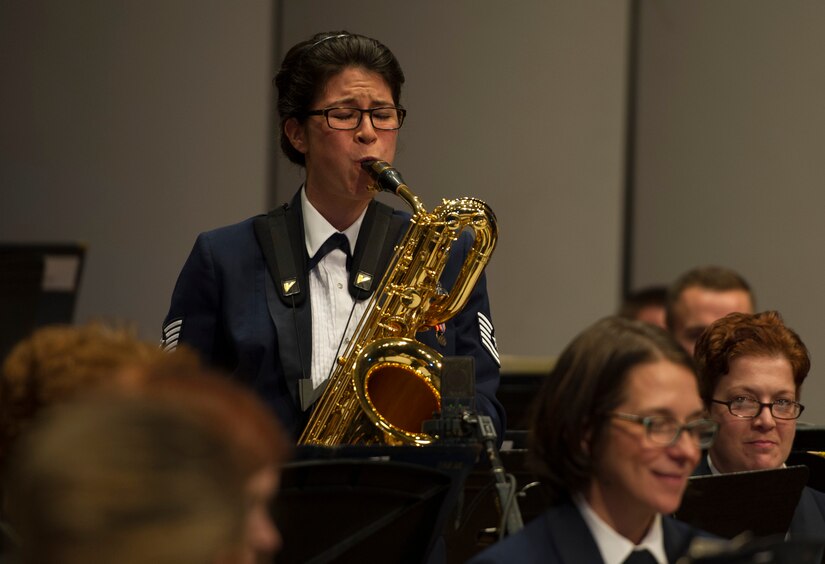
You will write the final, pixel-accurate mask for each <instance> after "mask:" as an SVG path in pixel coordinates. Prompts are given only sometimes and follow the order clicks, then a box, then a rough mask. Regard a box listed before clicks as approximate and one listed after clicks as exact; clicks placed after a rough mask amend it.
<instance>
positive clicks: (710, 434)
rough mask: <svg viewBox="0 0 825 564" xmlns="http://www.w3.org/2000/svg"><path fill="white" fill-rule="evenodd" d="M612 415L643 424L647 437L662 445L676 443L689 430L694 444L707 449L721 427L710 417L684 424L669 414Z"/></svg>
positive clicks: (612, 414) (612, 415)
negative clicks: (645, 415)
mask: <svg viewBox="0 0 825 564" xmlns="http://www.w3.org/2000/svg"><path fill="white" fill-rule="evenodd" d="M610 416H611V417H617V418H619V419H624V420H625V421H631V422H633V423H639V424H640V425H643V426H644V428H645V433H646V434H647V438H648V439H650V441H651V442H653V443H656V444H658V445H662V446H670V445H674V444H676V441H678V440H679V437H680V436H681V434H682V431H687V433H688V435H689V436H690V438H691V440H693V442H694V444H695V445H696V446H698V447H699V448H702V449H705V448H708V447H710V445H712V444H713V439H714V438H715V437H716V431H717V430H718V429H719V425H717V423H716V422H715V421H711V420H710V419H694V420H693V421H689V422H687V423H685V424H684V425H682V424H680V423H679V422H678V421H676V420H675V419H674V418H673V417H670V416H669V415H648V416H647V417H642V416H641V415H633V414H631V413H611V414H610Z"/></svg>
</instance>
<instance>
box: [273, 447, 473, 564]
mask: <svg viewBox="0 0 825 564" xmlns="http://www.w3.org/2000/svg"><path fill="white" fill-rule="evenodd" d="M478 452H479V449H478V448H477V447H476V446H466V445H464V446H462V445H450V446H440V445H434V446H428V447H383V446H379V447H356V446H344V447H336V448H324V447H309V446H301V447H298V448H297V449H296V456H295V461H293V462H291V463H289V464H287V465H286V466H285V467H284V470H283V472H282V475H281V488H280V492H279V494H278V499H277V500H276V501H275V504H274V513H275V518H276V522H277V523H278V528H279V529H280V531H281V535H282V537H283V540H284V547H283V550H282V551H281V552H280V553H279V554H278V562H282V563H283V562H286V563H292V562H295V563H298V562H300V563H312V564H321V563H326V562H336V563H339V562H341V563H346V562H358V563H362V562H375V561H377V560H376V559H380V561H383V562H399V563H410V564H413V563H415V564H418V563H421V562H425V561H426V558H427V556H428V555H429V554H430V551H431V550H432V548H433V546H434V545H435V542H436V540H437V539H438V538H439V537H440V536H441V534H442V531H443V529H444V524H445V522H446V519H447V517H448V516H449V514H450V512H451V511H452V509H453V507H454V506H455V504H456V502H457V499H458V494H459V492H460V491H461V487H462V485H463V482H464V478H465V477H466V475H467V474H468V473H469V471H470V469H471V468H472V466H473V464H474V463H475V460H476V458H477V456H478Z"/></svg>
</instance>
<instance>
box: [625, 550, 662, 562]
mask: <svg viewBox="0 0 825 564" xmlns="http://www.w3.org/2000/svg"><path fill="white" fill-rule="evenodd" d="M623 564H657V563H656V559H655V558H653V555H652V554H650V552H649V551H648V550H634V551H633V552H631V553H630V556H628V557H627V560H625V561H624V563H623Z"/></svg>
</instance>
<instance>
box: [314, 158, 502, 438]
mask: <svg viewBox="0 0 825 564" xmlns="http://www.w3.org/2000/svg"><path fill="white" fill-rule="evenodd" d="M364 168H365V169H367V170H368V171H369V173H370V174H371V175H372V177H373V178H374V179H375V180H376V183H377V189H380V190H385V191H390V192H393V193H395V194H396V195H398V196H399V197H401V198H402V199H404V200H405V201H406V202H407V203H408V204H409V205H410V207H411V208H412V211H413V215H412V218H411V220H410V226H409V229H408V230H407V233H406V234H405V235H404V237H403V239H402V240H401V242H400V243H399V244H398V245H397V246H396V248H395V253H394V254H393V257H392V258H391V260H390V263H389V265H388V267H387V271H386V273H385V274H384V276H383V278H382V280H381V282H380V284H379V285H378V287H377V288H376V290H375V293H374V294H373V296H372V298H371V299H370V302H369V304H368V306H367V309H366V311H365V313H364V316H363V317H362V319H361V322H360V323H359V325H358V327H357V328H356V330H355V333H354V335H353V338H352V340H351V341H350V343H349V345H348V347H347V349H346V350H345V351H344V354H343V355H342V356H341V357H339V358H338V360H337V362H336V365H335V367H334V370H333V371H332V374H331V375H330V377H329V380H328V381H327V385H326V389H325V390H324V392H323V394H322V395H321V397H320V399H319V400H318V402H317V405H316V406H315V408H314V410H313V412H312V415H311V416H310V420H309V423H308V424H307V426H306V428H305V429H304V432H303V434H302V435H301V437H300V439H299V441H298V443H299V444H313V445H324V446H334V445H345V444H389V445H426V444H429V443H431V442H432V440H433V439H432V437H430V436H429V435H427V434H424V433H422V432H421V424H422V423H423V422H424V421H426V420H428V419H432V418H433V414H434V412H436V411H438V410H439V409H440V400H441V398H440V391H439V390H440V375H441V355H440V354H439V353H438V352H437V351H435V350H433V349H432V348H431V347H428V346H427V345H425V344H423V343H421V342H419V341H416V340H415V335H416V333H417V332H419V331H422V330H425V329H427V328H432V327H435V326H436V325H438V324H440V323H444V322H446V321H447V320H448V319H450V318H452V317H453V316H455V315H456V314H457V313H458V312H459V311H461V309H462V308H463V307H464V305H465V304H466V303H467V300H468V299H469V297H470V295H471V293H472V291H473V288H474V286H475V284H476V282H477V281H478V279H479V277H480V276H481V273H482V271H483V270H484V267H485V266H486V264H487V262H488V261H489V260H490V257H491V255H492V252H493V249H494V248H495V245H496V240H497V237H498V230H497V226H496V218H495V215H494V214H493V212H492V210H491V209H490V208H489V206H487V204H485V203H484V202H482V201H481V200H478V199H475V198H459V199H456V200H444V201H443V202H442V204H441V205H440V206H438V207H436V208H435V209H434V210H433V212H432V213H427V212H426V211H425V209H424V206H423V205H422V204H421V202H420V201H419V199H418V198H417V197H416V196H415V195H414V194H413V193H412V192H411V191H410V190H409V188H408V187H407V186H406V184H404V182H403V180H401V176H400V175H399V174H398V172H397V171H396V170H395V169H393V168H391V167H390V165H389V164H387V163H386V162H383V161H371V162H369V163H364ZM464 229H471V230H472V231H473V232H474V233H475V240H474V243H473V245H472V247H471V249H470V251H469V253H468V255H467V257H466V258H465V261H464V264H463V265H462V267H461V270H460V272H459V275H458V277H457V279H456V282H455V284H454V285H453V287H452V289H451V290H450V292H449V293H445V292H444V291H443V290H442V289H441V287H440V285H439V278H440V277H441V273H442V271H443V270H444V267H445V266H446V264H447V259H448V258H449V255H450V249H451V247H452V244H453V243H454V242H455V241H456V240H457V239H458V237H459V235H460V234H461V232H462V231H463V230H464Z"/></svg>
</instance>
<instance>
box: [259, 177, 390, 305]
mask: <svg viewBox="0 0 825 564" xmlns="http://www.w3.org/2000/svg"><path fill="white" fill-rule="evenodd" d="M405 224H406V220H405V218H404V217H403V216H400V215H394V214H393V209H392V208H391V207H390V206H387V205H386V204H383V203H381V202H377V201H375V200H373V201H372V202H370V204H369V207H368V208H367V212H366V214H364V221H363V222H362V223H361V229H360V230H359V232H358V241H357V243H356V245H355V253H354V256H353V260H352V267H351V269H350V279H349V292H350V294H351V295H352V297H353V298H355V299H358V300H364V299H366V298H368V297H369V296H371V295H372V293H373V292H374V291H375V288H376V286H377V285H378V280H376V277H377V276H381V275H382V274H383V272H384V269H385V268H386V265H387V262H388V261H389V259H390V257H391V256H392V252H393V249H394V247H395V243H396V242H397V241H398V239H399V235H400V233H401V231H402V229H403V227H404V225H405ZM254 229H255V236H256V238H257V239H258V244H259V245H260V247H261V251H262V252H263V255H264V259H265V260H266V264H267V267H268V269H269V273H270V275H271V276H272V280H273V281H274V282H275V288H276V290H277V293H278V296H279V297H280V298H281V301H282V302H283V303H284V305H287V306H289V307H299V306H300V305H302V304H303V302H304V300H305V299H306V296H307V294H308V293H309V291H308V290H309V283H308V275H307V262H308V257H307V252H306V244H305V235H304V225H303V217H302V214H301V199H300V192H299V193H298V194H297V195H296V196H295V197H294V198H293V199H292V202H291V203H290V204H284V205H283V206H281V207H279V208H276V209H274V210H272V211H271V212H269V214H267V215H266V216H265V217H259V218H258V219H256V220H255V222H254Z"/></svg>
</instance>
